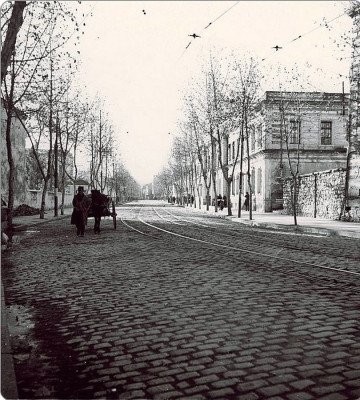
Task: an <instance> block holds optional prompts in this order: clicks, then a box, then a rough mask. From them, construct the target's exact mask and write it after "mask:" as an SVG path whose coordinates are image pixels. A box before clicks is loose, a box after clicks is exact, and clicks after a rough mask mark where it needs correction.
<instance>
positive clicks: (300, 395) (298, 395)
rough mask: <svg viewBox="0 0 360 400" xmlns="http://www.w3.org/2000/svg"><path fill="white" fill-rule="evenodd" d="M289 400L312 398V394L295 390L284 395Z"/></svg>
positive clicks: (307, 399)
mask: <svg viewBox="0 0 360 400" xmlns="http://www.w3.org/2000/svg"><path fill="white" fill-rule="evenodd" d="M286 397H287V398H288V399H289V400H312V399H314V396H312V395H311V394H310V393H307V392H297V393H292V394H288V395H287V396H286Z"/></svg>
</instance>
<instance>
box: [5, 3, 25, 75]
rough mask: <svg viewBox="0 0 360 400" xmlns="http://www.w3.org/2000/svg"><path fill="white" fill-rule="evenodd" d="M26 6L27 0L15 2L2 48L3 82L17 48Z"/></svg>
mask: <svg viewBox="0 0 360 400" xmlns="http://www.w3.org/2000/svg"><path fill="white" fill-rule="evenodd" d="M25 7H26V1H15V2H14V6H13V9H12V12H11V17H10V22H9V25H8V29H7V32H6V36H5V40H4V44H3V46H2V49H1V82H3V80H4V79H5V76H6V71H7V69H8V66H9V64H10V59H11V55H12V53H13V51H14V50H15V43H16V37H17V34H18V32H19V30H20V28H21V26H22V24H23V22H24V18H23V12H24V8H25Z"/></svg>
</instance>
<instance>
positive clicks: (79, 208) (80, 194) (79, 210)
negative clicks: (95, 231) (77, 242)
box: [71, 186, 91, 236]
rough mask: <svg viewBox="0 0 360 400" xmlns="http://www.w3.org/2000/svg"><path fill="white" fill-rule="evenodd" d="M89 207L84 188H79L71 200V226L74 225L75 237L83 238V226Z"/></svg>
mask: <svg viewBox="0 0 360 400" xmlns="http://www.w3.org/2000/svg"><path fill="white" fill-rule="evenodd" d="M90 206H91V201H90V199H89V198H88V197H87V196H86V195H85V192H84V187H83V186H79V187H78V190H77V194H76V195H75V196H74V198H73V207H74V209H73V212H72V215H71V224H72V225H76V234H77V236H84V233H85V225H86V224H87V215H88V212H89V209H90Z"/></svg>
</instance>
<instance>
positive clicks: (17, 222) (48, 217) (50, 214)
mask: <svg viewBox="0 0 360 400" xmlns="http://www.w3.org/2000/svg"><path fill="white" fill-rule="evenodd" d="M72 210H73V208H72V207H67V208H64V215H61V214H60V210H59V215H58V216H57V217H55V216H54V210H47V211H46V212H45V218H44V219H40V216H39V214H36V215H25V216H21V217H13V225H14V231H15V232H17V231H22V230H25V229H27V228H28V227H30V226H34V225H39V224H43V223H46V222H51V221H56V220H57V219H63V218H70V215H71V213H72Z"/></svg>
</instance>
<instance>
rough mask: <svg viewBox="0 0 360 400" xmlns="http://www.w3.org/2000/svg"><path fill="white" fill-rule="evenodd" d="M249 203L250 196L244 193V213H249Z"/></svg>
mask: <svg viewBox="0 0 360 400" xmlns="http://www.w3.org/2000/svg"><path fill="white" fill-rule="evenodd" d="M249 201H250V195H249V192H246V195H245V202H244V206H245V210H246V211H249Z"/></svg>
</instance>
